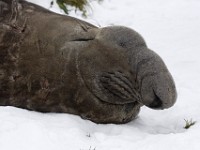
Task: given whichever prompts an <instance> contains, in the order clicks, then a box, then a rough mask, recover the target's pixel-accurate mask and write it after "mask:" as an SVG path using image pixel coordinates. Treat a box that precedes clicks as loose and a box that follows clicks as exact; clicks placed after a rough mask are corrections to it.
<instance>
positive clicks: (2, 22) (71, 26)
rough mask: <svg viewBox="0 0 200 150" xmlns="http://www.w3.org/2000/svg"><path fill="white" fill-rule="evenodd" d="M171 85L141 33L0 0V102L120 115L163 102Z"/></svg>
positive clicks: (170, 96)
mask: <svg viewBox="0 0 200 150" xmlns="http://www.w3.org/2000/svg"><path fill="white" fill-rule="evenodd" d="M176 97H177V94H176V88H175V83H174V81H173V78H172V76H171V74H170V73H169V71H168V69H167V67H166V65H165V64H164V62H163V61H162V59H161V58H160V57H159V56H158V55H157V54H156V53H155V52H153V51H152V50H150V49H149V48H148V47H147V45H146V43H145V41H144V39H143V38H142V36H141V35H140V34H139V33H137V32H136V31H134V30H132V29H129V28H127V27H122V26H111V27H104V28H98V27H96V26H94V25H91V24H89V23H87V22H84V21H81V20H78V19H75V18H73V17H69V16H63V15H59V14H56V13H53V12H50V11H48V10H46V9H44V8H42V7H40V6H37V5H35V4H32V3H29V2H26V1H23V0H19V1H17V0H0V105H1V106H15V107H20V108H24V109H28V110H34V111H40V112H64V113H71V114H76V115H79V116H81V117H82V118H84V119H89V120H91V121H93V122H96V123H126V122H129V121H131V120H132V119H134V118H135V117H136V116H137V114H138V113H139V110H140V107H141V106H143V105H145V106H147V107H149V108H152V109H165V108H169V107H171V106H173V104H174V103H175V101H176Z"/></svg>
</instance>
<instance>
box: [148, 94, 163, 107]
mask: <svg viewBox="0 0 200 150" xmlns="http://www.w3.org/2000/svg"><path fill="white" fill-rule="evenodd" d="M154 94H155V93H154ZM162 106H163V102H162V101H161V100H160V98H159V97H158V96H157V95H156V94H155V98H154V100H153V102H152V103H151V104H150V105H149V107H150V108H153V109H159V108H162Z"/></svg>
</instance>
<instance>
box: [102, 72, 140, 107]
mask: <svg viewBox="0 0 200 150" xmlns="http://www.w3.org/2000/svg"><path fill="white" fill-rule="evenodd" d="M99 84H100V85H99V86H100V88H101V90H102V91H104V92H103V94H105V95H106V97H107V98H106V99H104V98H103V99H102V98H100V99H101V100H103V101H106V102H109V103H112V104H125V103H132V102H135V101H138V100H139V98H140V97H139V93H138V92H137V91H136V90H135V88H134V86H133V83H132V82H131V81H130V80H129V78H128V77H127V76H126V75H125V74H123V73H122V72H104V73H102V75H100V76H99Z"/></svg>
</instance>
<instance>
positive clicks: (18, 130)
mask: <svg viewBox="0 0 200 150" xmlns="http://www.w3.org/2000/svg"><path fill="white" fill-rule="evenodd" d="M29 1H32V2H34V3H37V4H40V5H42V6H44V7H46V8H49V0H42V1H41V0H29ZM91 5H92V8H93V13H92V15H91V16H90V17H89V18H87V19H86V20H87V21H89V22H91V23H93V24H96V25H101V26H108V25H112V24H114V25H124V26H128V27H130V28H133V29H135V30H136V31H138V32H139V33H141V34H142V35H143V37H144V38H145V40H146V42H147V44H148V46H149V47H150V48H151V49H153V50H155V51H156V52H157V53H158V54H159V55H160V56H161V57H162V58H163V59H164V61H165V63H166V64H167V66H168V68H169V70H170V71H171V73H172V75H173V77H174V79H175V82H176V86H177V90H178V100H177V103H176V104H175V106H174V107H172V108H170V109H168V110H163V111H155V110H151V109H148V108H146V107H143V108H142V110H141V112H140V114H139V117H138V118H137V119H136V120H134V121H132V122H130V123H127V124H124V125H114V124H107V125H101V124H95V123H93V122H90V121H87V120H82V119H81V118H80V117H78V116H74V115H70V114H54V113H50V114H43V113H38V112H30V111H27V110H22V109H18V108H13V107H0V150H169V149H170V150H199V149H200V124H199V123H200V94H199V93H200V87H199V86H200V78H199V77H200V1H199V0H140V1H139V0H123V1H121V0H104V2H103V3H102V4H101V5H98V4H97V3H95V2H93V3H92V4H91ZM51 10H53V11H57V12H59V13H61V12H60V10H59V9H58V8H57V7H55V6H54V7H53V8H51ZM72 15H73V16H76V15H75V14H72ZM76 17H77V16H76ZM78 17H79V18H81V17H80V16H78ZM184 119H188V120H190V119H193V120H194V121H197V123H196V124H195V125H194V126H192V127H191V128H189V129H188V130H186V129H184V128H183V127H184V125H185V121H184Z"/></svg>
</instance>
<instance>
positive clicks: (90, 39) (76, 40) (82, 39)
mask: <svg viewBox="0 0 200 150" xmlns="http://www.w3.org/2000/svg"><path fill="white" fill-rule="evenodd" d="M92 40H94V38H78V39H74V40H72V42H73V41H74V42H79V41H80V42H81V41H92Z"/></svg>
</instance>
